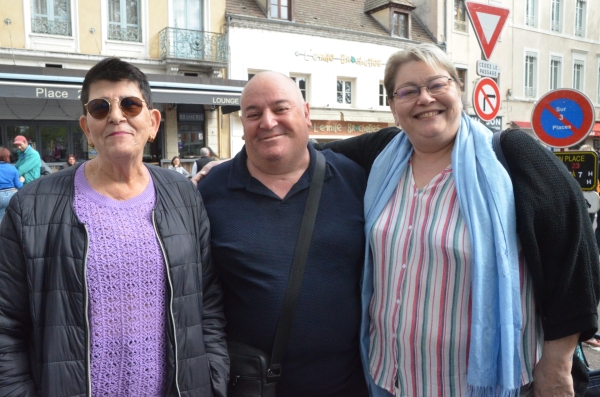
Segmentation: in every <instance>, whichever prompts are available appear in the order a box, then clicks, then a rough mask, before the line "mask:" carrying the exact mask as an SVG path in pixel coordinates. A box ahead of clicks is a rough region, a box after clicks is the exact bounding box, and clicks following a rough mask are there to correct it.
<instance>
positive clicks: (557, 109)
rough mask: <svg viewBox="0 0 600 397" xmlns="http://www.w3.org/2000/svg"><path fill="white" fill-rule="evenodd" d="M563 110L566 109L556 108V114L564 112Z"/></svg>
mask: <svg viewBox="0 0 600 397" xmlns="http://www.w3.org/2000/svg"><path fill="white" fill-rule="evenodd" d="M565 110H567V108H561V107H557V108H556V111H557V112H564V111H565Z"/></svg>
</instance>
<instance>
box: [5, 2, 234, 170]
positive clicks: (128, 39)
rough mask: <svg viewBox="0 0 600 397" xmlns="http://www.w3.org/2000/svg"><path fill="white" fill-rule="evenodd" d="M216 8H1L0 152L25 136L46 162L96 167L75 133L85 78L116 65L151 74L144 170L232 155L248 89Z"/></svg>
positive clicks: (212, 5)
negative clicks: (233, 117) (152, 126)
mask: <svg viewBox="0 0 600 397" xmlns="http://www.w3.org/2000/svg"><path fill="white" fill-rule="evenodd" d="M224 23H225V4H224V1H221V0H90V1H88V0H85V1H84V0H21V1H10V0H0V97H1V99H0V145H2V146H6V147H9V148H12V139H13V138H14V136H16V135H25V136H26V137H27V138H28V139H29V140H30V141H31V143H32V144H33V145H34V146H35V147H36V149H37V150H38V151H39V152H40V154H41V156H42V158H43V160H45V161H46V162H48V163H51V164H54V165H55V166H56V165H60V164H62V163H63V162H64V161H65V160H66V157H67V156H68V154H70V153H74V154H75V155H76V156H77V158H78V160H85V159H89V158H93V156H94V155H95V152H94V150H93V148H90V147H89V146H88V143H87V140H86V138H85V135H84V134H83V132H82V131H81V129H80V127H79V121H78V120H79V117H80V116H81V114H82V110H83V109H82V106H81V103H80V101H79V93H80V89H81V83H82V82H83V78H84V76H85V73H86V72H87V70H89V68H90V67H92V66H93V65H94V64H96V63H97V62H98V61H100V60H101V59H103V58H105V57H109V56H116V57H120V58H121V59H123V60H125V61H128V62H130V63H132V64H134V65H136V66H137V67H139V68H140V69H141V70H142V71H143V72H144V73H146V74H147V75H148V78H149V81H150V85H151V89H152V93H153V101H154V107H155V108H157V109H159V110H160V111H161V113H162V122H161V126H160V130H159V134H158V136H157V139H156V140H155V142H154V143H152V144H148V145H147V146H146V148H145V151H144V161H147V162H152V163H161V162H164V161H165V160H166V159H170V158H171V157H173V156H175V155H179V156H181V157H182V158H185V159H190V160H189V161H192V159H195V158H196V157H198V152H199V149H200V148H201V147H203V146H210V147H211V148H212V149H213V150H214V151H215V152H216V153H218V154H219V155H221V156H224V157H228V156H229V139H228V137H229V135H230V132H229V125H228V120H229V117H227V116H223V115H224V114H226V113H227V112H231V111H235V110H237V109H238V108H239V96H240V93H241V90H242V88H243V86H244V84H245V82H243V81H232V80H229V79H226V78H223V77H224V76H226V75H227V72H226V68H227V65H228V62H229V59H228V52H227V34H226V33H225V31H224Z"/></svg>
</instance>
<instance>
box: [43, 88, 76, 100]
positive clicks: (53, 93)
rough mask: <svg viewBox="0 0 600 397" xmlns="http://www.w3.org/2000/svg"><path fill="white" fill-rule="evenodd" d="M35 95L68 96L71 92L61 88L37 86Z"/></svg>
mask: <svg viewBox="0 0 600 397" xmlns="http://www.w3.org/2000/svg"><path fill="white" fill-rule="evenodd" d="M35 97H36V98H68V97H69V93H68V92H67V91H61V90H56V91H53V90H49V89H47V88H41V87H37V88H36V89H35Z"/></svg>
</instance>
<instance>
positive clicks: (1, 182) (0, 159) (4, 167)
mask: <svg viewBox="0 0 600 397" xmlns="http://www.w3.org/2000/svg"><path fill="white" fill-rule="evenodd" d="M22 187H23V183H22V182H21V181H20V180H19V171H17V168H16V167H15V166H14V165H11V164H10V151H9V150H8V149H7V148H3V147H0V221H2V217H4V211H5V210H6V207H8V202H9V201H10V198H11V197H12V196H13V195H14V194H15V193H16V192H17V190H18V189H20V188H22Z"/></svg>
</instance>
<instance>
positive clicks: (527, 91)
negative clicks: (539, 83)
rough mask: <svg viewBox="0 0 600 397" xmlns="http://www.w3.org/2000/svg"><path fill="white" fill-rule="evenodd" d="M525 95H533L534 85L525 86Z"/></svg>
mask: <svg viewBox="0 0 600 397" xmlns="http://www.w3.org/2000/svg"><path fill="white" fill-rule="evenodd" d="M525 96H527V97H534V96H535V87H525Z"/></svg>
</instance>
